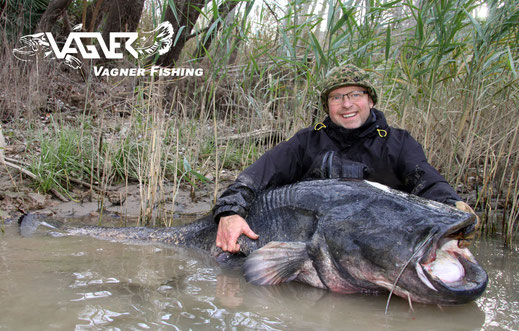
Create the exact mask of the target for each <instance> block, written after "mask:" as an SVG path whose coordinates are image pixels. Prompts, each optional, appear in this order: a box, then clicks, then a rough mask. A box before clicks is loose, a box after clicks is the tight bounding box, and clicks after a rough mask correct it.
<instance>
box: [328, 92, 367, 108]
mask: <svg viewBox="0 0 519 331" xmlns="http://www.w3.org/2000/svg"><path fill="white" fill-rule="evenodd" d="M366 93H368V91H353V92H350V93H344V94H332V95H329V96H328V102H329V103H330V104H332V105H338V104H341V103H343V102H344V97H347V98H348V100H350V101H351V102H355V101H359V100H360V99H361V98H362V96H363V95H364V94H366Z"/></svg>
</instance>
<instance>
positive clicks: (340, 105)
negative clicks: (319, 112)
mask: <svg viewBox="0 0 519 331" xmlns="http://www.w3.org/2000/svg"><path fill="white" fill-rule="evenodd" d="M357 91H358V92H360V93H361V94H362V95H360V97H359V95H358V94H355V93H353V94H349V96H350V97H348V96H344V97H341V95H344V94H347V93H351V92H357ZM355 96H356V97H358V98H357V99H356V100H354V99H355ZM350 99H351V100H350ZM371 107H373V101H372V100H371V97H370V96H369V95H368V93H367V92H366V89H365V88H363V87H360V86H355V85H352V86H344V87H339V88H336V89H334V90H332V91H331V92H330V93H329V94H328V109H329V110H330V118H331V119H332V121H333V122H334V123H335V124H337V125H339V126H342V127H344V128H346V129H357V128H359V127H361V126H362V124H364V123H365V122H366V120H367V119H368V117H369V114H370V109H371Z"/></svg>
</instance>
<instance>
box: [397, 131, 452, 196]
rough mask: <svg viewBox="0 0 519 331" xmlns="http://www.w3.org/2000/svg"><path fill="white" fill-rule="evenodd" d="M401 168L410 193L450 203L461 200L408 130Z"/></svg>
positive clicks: (401, 154)
mask: <svg viewBox="0 0 519 331" xmlns="http://www.w3.org/2000/svg"><path fill="white" fill-rule="evenodd" d="M399 168H400V169H398V173H399V174H401V176H402V181H403V183H404V185H405V187H406V190H407V191H408V192H409V193H412V194H415V195H418V196H421V197H423V198H427V199H431V200H435V201H438V202H442V203H447V204H450V205H454V204H455V202H456V201H460V200H461V198H460V197H459V196H458V194H457V193H456V191H455V190H454V189H453V188H452V186H450V185H449V183H448V182H447V181H446V180H445V178H444V177H443V176H442V175H441V174H440V173H439V172H438V170H436V169H435V168H434V167H433V166H432V165H430V164H429V162H428V161H427V158H426V157H425V153H424V151H423V149H422V146H421V145H420V144H419V143H418V142H417V141H416V140H415V139H414V138H413V137H411V135H409V133H408V132H407V131H406V132H405V134H404V139H403V142H402V149H401V152H400V157H399Z"/></svg>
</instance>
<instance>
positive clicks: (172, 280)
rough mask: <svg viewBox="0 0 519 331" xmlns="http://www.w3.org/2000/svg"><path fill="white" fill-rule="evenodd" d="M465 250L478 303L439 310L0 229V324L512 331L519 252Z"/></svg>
mask: <svg viewBox="0 0 519 331" xmlns="http://www.w3.org/2000/svg"><path fill="white" fill-rule="evenodd" d="M472 251H473V253H474V255H475V256H476V258H477V259H478V260H479V262H480V263H481V264H482V265H483V266H484V267H485V268H486V270H487V272H488V274H489V279H490V281H489V285H488V288H487V290H486V292H485V293H484V294H483V296H482V297H481V298H480V299H478V300H477V301H476V302H473V303H470V304H467V305H462V306H456V307H437V306H430V305H422V304H413V308H414V311H413V310H411V309H410V308H409V304H408V303H407V301H405V300H403V299H400V298H396V297H394V298H393V299H392V300H391V303H390V306H389V312H388V314H387V315H385V314H384V310H385V305H386V299H387V297H386V296H369V295H338V294H334V293H330V292H327V291H323V290H319V289H315V288H312V287H308V286H306V285H302V284H298V283H290V284H284V285H280V286H271V287H261V286H254V285H250V284H248V283H246V282H245V280H244V278H243V277H242V276H241V275H240V273H239V272H237V271H233V270H225V269H222V268H220V267H219V266H218V265H217V264H216V263H215V262H214V261H213V260H212V259H211V258H210V257H208V256H207V255H206V254H205V253H204V252H200V251H197V250H190V249H182V248H178V247H177V248H175V247H173V248H172V247H164V246H161V245H137V244H129V243H120V242H109V241H102V240H98V239H94V238H88V237H71V236H63V237H53V236H50V235H48V233H45V232H43V233H42V232H40V233H37V234H35V235H34V236H32V237H21V236H20V235H19V231H18V228H17V226H15V225H9V226H6V227H5V233H4V234H1V233H0V330H2V329H5V330H52V329H56V330H62V329H65V330H72V329H76V330H99V329H115V330H117V329H121V330H150V329H151V330H156V329H164V330H169V329H171V330H175V329H177V330H188V329H193V330H204V329H207V330H213V329H261V330H295V329H297V330H315V329H320V330H337V329H341V330H373V329H384V330H391V329H394V330H416V329H427V330H479V329H486V330H502V329H505V330H517V329H518V328H519V293H518V291H517V288H519V280H518V278H517V275H518V271H519V254H518V249H517V248H515V249H503V248H501V246H500V245H499V244H498V243H497V242H496V241H492V240H483V241H480V242H478V243H477V244H476V245H475V246H474V247H473V248H472Z"/></svg>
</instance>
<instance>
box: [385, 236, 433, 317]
mask: <svg viewBox="0 0 519 331" xmlns="http://www.w3.org/2000/svg"><path fill="white" fill-rule="evenodd" d="M432 237H433V233H432V232H430V233H429V234H428V235H427V237H426V238H425V240H424V241H423V242H422V243H421V244H420V245H419V246H418V247H417V248H416V250H415V251H414V253H413V255H411V257H410V258H409V260H407V262H406V263H405V264H404V266H403V267H402V269H400V272H399V273H398V276H397V277H396V279H395V282H394V283H393V288H392V289H391V292H389V296H388V298H387V303H386V310H385V312H384V314H385V315H387V310H388V308H389V301H390V300H391V296H392V295H393V292H394V290H395V288H396V284H397V283H398V281H399V280H400V277H401V276H402V274H403V273H404V270H405V268H407V266H408V265H409V263H410V262H411V260H412V259H413V258H414V257H415V256H416V255H417V254H418V253H419V252H420V250H421V249H422V248H423V247H424V246H425V245H427V244H428V243H429V241H431V239H432ZM408 296H409V294H408Z"/></svg>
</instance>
